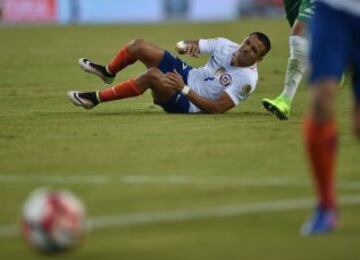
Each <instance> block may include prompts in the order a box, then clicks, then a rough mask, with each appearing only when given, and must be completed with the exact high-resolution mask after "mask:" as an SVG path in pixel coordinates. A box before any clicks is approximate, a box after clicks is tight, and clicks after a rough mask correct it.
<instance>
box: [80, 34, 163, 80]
mask: <svg viewBox="0 0 360 260" xmlns="http://www.w3.org/2000/svg"><path fill="white" fill-rule="evenodd" d="M163 56H164V50H163V49H161V48H159V47H157V46H156V45H154V44H152V43H148V42H146V41H144V40H142V39H135V40H133V41H131V42H129V43H128V44H126V45H125V46H124V47H122V48H121V49H120V50H119V52H118V53H117V54H116V55H115V57H114V58H113V59H112V60H111V62H110V63H109V64H108V65H106V66H105V65H101V64H98V63H96V62H94V61H92V60H89V59H87V58H81V59H79V64H80V67H81V68H82V69H83V70H84V71H86V72H89V73H92V74H95V75H97V76H99V77H100V78H101V79H102V80H103V81H104V82H105V83H107V84H110V83H112V82H113V80H114V78H115V76H116V74H117V73H118V72H119V71H121V70H123V69H124V68H126V67H127V66H129V65H131V64H133V63H135V62H136V61H138V60H139V61H141V62H142V63H143V64H144V65H145V66H146V67H147V68H151V67H156V66H157V65H158V64H159V63H160V62H161V60H162V58H163Z"/></svg>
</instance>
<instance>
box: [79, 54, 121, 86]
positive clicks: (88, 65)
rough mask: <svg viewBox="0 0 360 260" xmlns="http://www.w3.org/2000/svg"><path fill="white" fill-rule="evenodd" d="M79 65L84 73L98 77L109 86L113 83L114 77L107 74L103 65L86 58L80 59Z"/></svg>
mask: <svg viewBox="0 0 360 260" xmlns="http://www.w3.org/2000/svg"><path fill="white" fill-rule="evenodd" d="M79 65H80V67H81V68H82V69H83V70H84V71H85V72H87V73H91V74H95V75H97V76H99V77H100V78H101V79H102V80H103V81H104V82H105V83H106V84H111V83H112V82H113V81H114V78H115V76H113V75H111V74H109V73H108V72H107V70H106V68H105V66H103V65H100V64H97V63H96V62H93V61H91V60H89V59H86V58H80V59H79Z"/></svg>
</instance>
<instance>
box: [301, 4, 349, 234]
mask: <svg viewBox="0 0 360 260" xmlns="http://www.w3.org/2000/svg"><path fill="white" fill-rule="evenodd" d="M316 8H317V9H316V10H317V11H316V13H315V16H314V21H313V23H312V29H311V36H312V39H313V40H312V43H311V48H310V49H311V50H310V62H311V73H310V83H311V85H312V93H311V94H312V100H311V110H310V115H309V116H308V118H307V119H306V120H305V121H304V138H305V147H306V152H307V154H308V158H309V162H310V166H311V170H312V173H313V174H312V176H313V179H314V183H315V189H316V191H317V199H318V202H317V208H316V209H315V211H314V214H313V216H312V217H311V218H310V219H309V220H308V221H307V222H306V223H305V224H304V225H303V226H302V229H301V233H302V234H303V235H312V234H319V233H325V232H329V231H331V230H333V229H334V228H335V227H336V218H337V216H336V199H335V159H336V150H337V134H336V123H335V119H334V114H335V113H334V110H335V108H334V98H335V91H336V88H337V82H338V81H339V79H340V78H341V75H342V73H343V72H344V70H345V69H346V66H347V64H348V62H349V61H348V57H349V49H350V46H351V42H352V38H351V34H350V32H349V30H348V27H347V24H346V22H345V21H344V16H342V15H341V13H340V12H338V11H335V10H333V9H331V8H329V7H327V6H326V5H324V4H322V3H317V4H316ZM328 28H331V33H329V31H328ZM334 50H336V51H334Z"/></svg>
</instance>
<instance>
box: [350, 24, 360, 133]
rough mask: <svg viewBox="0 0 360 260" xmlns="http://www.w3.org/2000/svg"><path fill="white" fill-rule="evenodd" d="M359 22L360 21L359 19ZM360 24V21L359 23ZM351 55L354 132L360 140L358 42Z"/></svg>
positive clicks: (359, 53) (359, 41) (359, 57)
mask: <svg viewBox="0 0 360 260" xmlns="http://www.w3.org/2000/svg"><path fill="white" fill-rule="evenodd" d="M359 20H360V19H359ZM359 23H360V21H359ZM356 34H357V35H360V28H358V32H356ZM354 46H355V47H354V48H353V53H352V55H351V56H352V65H353V67H352V73H353V76H352V80H353V91H354V97H355V98H354V132H355V134H356V136H357V137H358V138H360V40H359V39H358V42H357V43H354Z"/></svg>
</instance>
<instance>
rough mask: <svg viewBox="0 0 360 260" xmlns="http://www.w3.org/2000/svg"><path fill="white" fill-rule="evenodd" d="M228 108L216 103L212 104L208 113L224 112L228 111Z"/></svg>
mask: <svg viewBox="0 0 360 260" xmlns="http://www.w3.org/2000/svg"><path fill="white" fill-rule="evenodd" d="M227 110H228V109H225V108H224V107H222V106H220V105H217V104H215V105H214V106H212V107H211V108H210V109H209V111H207V113H209V114H223V113H225V112H226V111H227Z"/></svg>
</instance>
